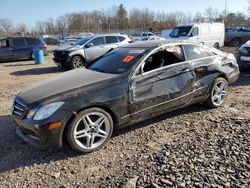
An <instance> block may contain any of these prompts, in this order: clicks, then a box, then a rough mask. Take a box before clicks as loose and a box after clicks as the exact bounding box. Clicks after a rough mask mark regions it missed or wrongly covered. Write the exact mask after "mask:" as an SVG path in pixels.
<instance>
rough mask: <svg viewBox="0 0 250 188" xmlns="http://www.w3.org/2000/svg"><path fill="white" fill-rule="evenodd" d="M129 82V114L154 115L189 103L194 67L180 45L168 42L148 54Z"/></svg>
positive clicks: (136, 115) (140, 116)
mask: <svg viewBox="0 0 250 188" xmlns="http://www.w3.org/2000/svg"><path fill="white" fill-rule="evenodd" d="M137 71H138V72H137V73H136V74H135V76H134V77H133V78H132V80H131V83H130V104H131V106H130V107H131V108H130V110H131V115H132V118H136V119H138V118H142V117H145V115H147V116H154V115H156V114H159V113H160V112H163V111H168V110H171V109H174V108H178V107H182V106H185V105H188V104H189V103H190V101H191V99H192V91H193V82H194V71H193V68H192V66H191V65H190V63H189V62H188V61H185V58H184V53H183V49H182V47H181V46H179V45H178V46H168V47H166V48H164V49H159V50H158V51H156V52H154V53H152V54H151V55H149V56H148V57H147V58H146V60H145V61H143V62H142V63H141V64H140V65H139V68H138V70H137Z"/></svg>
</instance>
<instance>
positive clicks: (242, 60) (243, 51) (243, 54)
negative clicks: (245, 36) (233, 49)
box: [237, 40, 250, 69]
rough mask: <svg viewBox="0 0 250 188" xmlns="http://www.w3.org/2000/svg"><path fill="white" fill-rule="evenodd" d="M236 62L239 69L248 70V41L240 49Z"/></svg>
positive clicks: (249, 65) (249, 50)
mask: <svg viewBox="0 0 250 188" xmlns="http://www.w3.org/2000/svg"><path fill="white" fill-rule="evenodd" d="M237 62H238V64H239V67H240V68H241V69H246V68H248V69H249V68H250V40H249V41H247V42H246V43H245V44H243V45H242V46H241V47H240V49H239V53H238V55H237Z"/></svg>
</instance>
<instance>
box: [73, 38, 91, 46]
mask: <svg viewBox="0 0 250 188" xmlns="http://www.w3.org/2000/svg"><path fill="white" fill-rule="evenodd" d="M90 39H91V37H88V38H84V39H81V40H78V41H77V42H76V45H79V46H82V45H84V44H85V43H86V42H88V41H89V40H90Z"/></svg>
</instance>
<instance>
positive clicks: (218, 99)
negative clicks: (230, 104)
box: [211, 81, 228, 106]
mask: <svg viewBox="0 0 250 188" xmlns="http://www.w3.org/2000/svg"><path fill="white" fill-rule="evenodd" d="M227 94H228V85H227V83H226V82H224V81H219V82H217V83H216V84H215V85H214V87H213V90H212V96H211V97H212V102H213V103H214V104H215V105H216V106H220V105H221V104H222V103H223V102H224V101H225V99H226V97H227Z"/></svg>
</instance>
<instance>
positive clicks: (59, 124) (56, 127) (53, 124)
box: [49, 122, 62, 130]
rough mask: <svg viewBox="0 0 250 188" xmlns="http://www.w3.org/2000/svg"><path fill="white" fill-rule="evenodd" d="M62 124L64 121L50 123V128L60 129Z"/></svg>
mask: <svg viewBox="0 0 250 188" xmlns="http://www.w3.org/2000/svg"><path fill="white" fill-rule="evenodd" d="M61 125H62V122H56V123H52V124H50V125H49V130H53V129H58V128H60V127H61Z"/></svg>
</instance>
